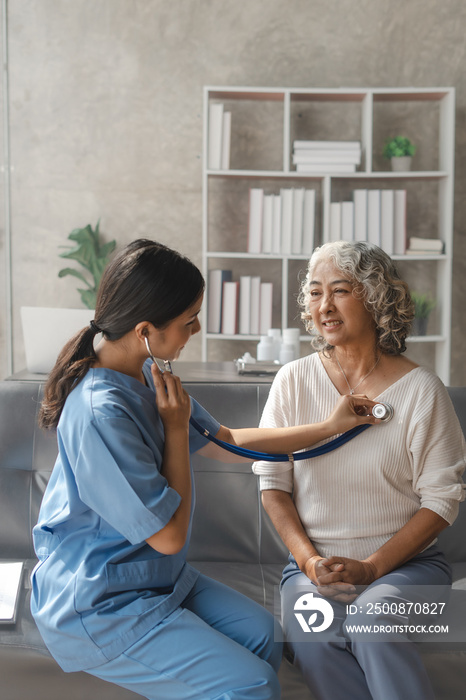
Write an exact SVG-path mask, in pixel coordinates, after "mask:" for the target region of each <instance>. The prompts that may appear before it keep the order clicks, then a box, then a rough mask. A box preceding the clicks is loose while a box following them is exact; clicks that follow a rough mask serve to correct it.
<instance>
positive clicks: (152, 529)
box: [31, 362, 220, 671]
mask: <svg viewBox="0 0 466 700" xmlns="http://www.w3.org/2000/svg"><path fill="white" fill-rule="evenodd" d="M144 375H145V378H146V381H147V383H148V386H144V385H143V384H142V383H141V382H139V381H137V380H136V379H133V378H132V377H129V376H127V375H125V374H121V373H119V372H115V371H113V370H109V369H103V368H97V369H90V370H89V372H88V373H87V375H86V376H85V377H84V379H83V380H82V381H81V382H80V383H79V384H78V385H77V386H76V387H75V388H74V389H73V391H72V392H71V393H70V395H69V396H68V398H67V400H66V403H65V406H64V409H63V412H62V415H61V418H60V422H59V425H58V429H57V438H58V448H59V454H58V458H57V461H56V463H55V467H54V469H53V472H52V475H51V477H50V481H49V483H48V486H47V489H46V491H45V494H44V498H43V501H42V505H41V509H40V513H39V521H38V524H37V525H36V527H35V528H34V530H33V538H34V547H35V550H36V554H37V557H38V559H39V562H38V564H37V566H36V567H35V569H34V571H33V573H32V597H31V610H32V614H33V616H34V619H35V621H36V623H37V626H38V628H39V631H40V633H41V635H42V637H43V639H44V641H45V643H46V645H47V647H48V649H49V651H50V653H51V654H52V656H53V657H54V658H55V659H56V661H57V662H58V663H59V664H60V666H61V667H62V668H63V670H65V671H76V670H81V669H86V668H92V667H94V666H98V665H100V664H102V663H105V662H106V661H107V660H108V659H113V658H115V657H116V656H118V655H119V654H121V653H122V652H123V651H124V650H125V649H127V648H128V647H129V646H131V644H133V643H134V642H135V641H137V640H138V639H140V638H141V637H142V636H143V635H144V634H146V633H147V632H148V631H149V630H150V629H151V628H153V627H154V626H155V625H157V624H158V623H160V622H161V621H163V620H164V619H165V618H166V617H167V616H168V615H170V614H171V613H173V612H174V611H175V610H176V609H177V608H178V606H179V605H180V603H181V602H182V601H183V600H184V598H185V597H186V596H187V594H188V593H189V591H190V590H191V588H192V586H193V585H194V583H195V581H196V579H197V576H198V572H197V571H196V570H195V569H193V568H192V567H191V566H190V565H189V564H187V563H186V552H187V549H188V545H189V538H190V534H191V523H190V526H189V532H188V537H187V539H186V543H185V545H184V547H183V549H182V550H181V551H180V552H178V553H177V554H173V555H165V554H161V553H159V552H157V551H155V550H154V549H153V548H152V547H150V546H149V545H148V544H147V543H146V542H145V540H146V539H147V538H148V537H150V536H151V535H153V534H154V533H156V532H158V531H159V530H161V529H162V528H163V527H164V526H165V525H166V524H167V523H168V522H169V520H170V519H171V517H172V515H173V514H174V512H175V511H176V509H177V508H178V505H179V503H180V496H179V495H178V493H177V492H176V491H174V490H173V489H172V488H170V487H169V486H168V484H167V481H166V479H165V478H164V477H163V476H162V475H161V474H160V468H161V465H162V455H163V446H164V431H163V425H162V421H161V418H160V415H159V413H158V411H157V407H156V404H155V389H154V385H153V381H152V376H151V373H150V363H149V362H148V363H146V364H145V365H144ZM191 411H192V415H193V416H194V417H195V418H196V420H197V421H199V423H201V425H203V426H205V427H206V428H207V429H208V430H209V431H210V432H211V433H212V434H214V435H215V434H216V433H217V432H218V430H219V427H220V424H219V423H218V422H217V421H215V420H214V419H213V418H212V417H211V416H210V415H209V414H208V413H207V411H205V410H204V409H203V408H202V407H201V406H200V405H199V404H198V403H197V402H196V401H194V399H191ZM206 442H207V439H206V438H205V437H203V436H202V435H199V433H197V432H196V431H195V430H194V429H193V428H192V427H191V426H190V433H189V444H190V452H191V453H193V452H196V451H197V450H199V449H201V448H202V447H203V446H204V445H205V444H206ZM193 507H194V488H193V504H192V508H191V521H192V512H193Z"/></svg>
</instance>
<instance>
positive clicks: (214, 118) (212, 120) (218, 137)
mask: <svg viewBox="0 0 466 700" xmlns="http://www.w3.org/2000/svg"><path fill="white" fill-rule="evenodd" d="M208 126H209V136H208V157H207V162H208V168H209V170H228V169H229V167H230V143H231V112H225V111H224V105H223V104H221V103H219V102H211V103H210V105H209V123H208Z"/></svg>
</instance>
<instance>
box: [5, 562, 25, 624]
mask: <svg viewBox="0 0 466 700" xmlns="http://www.w3.org/2000/svg"><path fill="white" fill-rule="evenodd" d="M23 568H24V564H23V562H22V561H2V562H0V624H14V623H15V622H16V614H17V609H18V599H19V592H20V589H21V580H22V577H23Z"/></svg>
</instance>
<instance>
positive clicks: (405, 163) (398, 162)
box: [390, 156, 412, 173]
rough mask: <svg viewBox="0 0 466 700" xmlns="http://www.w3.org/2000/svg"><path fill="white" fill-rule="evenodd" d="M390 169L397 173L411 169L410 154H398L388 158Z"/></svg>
mask: <svg viewBox="0 0 466 700" xmlns="http://www.w3.org/2000/svg"><path fill="white" fill-rule="evenodd" d="M390 161H391V164H392V170H394V171H396V172H398V173H406V172H408V171H409V170H411V161H412V156H398V157H397V158H391V159H390Z"/></svg>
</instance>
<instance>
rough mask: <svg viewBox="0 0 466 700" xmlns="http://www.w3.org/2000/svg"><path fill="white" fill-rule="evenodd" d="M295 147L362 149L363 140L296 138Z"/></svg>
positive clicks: (343, 149)
mask: <svg viewBox="0 0 466 700" xmlns="http://www.w3.org/2000/svg"><path fill="white" fill-rule="evenodd" d="M293 148H294V149H301V148H304V149H313V150H314V149H315V150H317V149H324V150H325V149H327V150H329V149H330V150H342V151H347V150H350V151H351V150H353V151H357V150H361V142H360V141H302V140H296V141H293Z"/></svg>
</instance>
